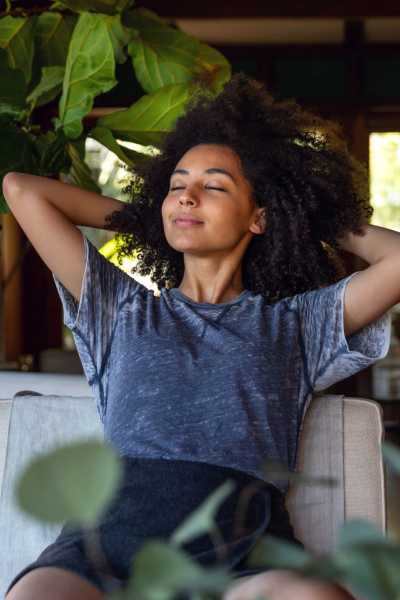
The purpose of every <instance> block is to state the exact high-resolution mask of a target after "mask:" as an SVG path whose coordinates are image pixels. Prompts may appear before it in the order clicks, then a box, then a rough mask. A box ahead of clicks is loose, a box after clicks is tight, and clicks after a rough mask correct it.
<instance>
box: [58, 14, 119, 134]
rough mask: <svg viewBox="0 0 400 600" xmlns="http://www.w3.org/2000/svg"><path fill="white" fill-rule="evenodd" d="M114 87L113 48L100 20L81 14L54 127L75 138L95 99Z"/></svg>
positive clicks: (104, 25) (69, 53) (101, 18)
mask: <svg viewBox="0 0 400 600" xmlns="http://www.w3.org/2000/svg"><path fill="white" fill-rule="evenodd" d="M117 83H118V82H117V80H116V79H115V58H114V48H113V45H112V42H111V39H110V35H109V32H108V29H107V26H106V24H105V23H104V19H103V17H102V15H95V14H91V13H82V14H81V15H80V17H79V20H78V23H77V24H76V26H75V29H74V32H73V34H72V38H71V42H70V45H69V52H68V58H67V64H66V67H65V77H64V84H63V93H62V96H61V99H60V104H59V114H60V121H59V122H57V123H56V126H58V125H59V124H61V125H62V127H63V129H64V132H65V134H66V135H67V136H68V137H70V138H77V137H79V136H80V135H81V133H82V130H83V125H82V118H83V117H84V116H85V115H87V114H88V113H89V112H90V111H91V109H92V107H93V101H94V98H95V96H97V95H98V94H101V93H103V92H107V91H109V90H110V89H111V88H113V87H114V86H115V85H116V84H117Z"/></svg>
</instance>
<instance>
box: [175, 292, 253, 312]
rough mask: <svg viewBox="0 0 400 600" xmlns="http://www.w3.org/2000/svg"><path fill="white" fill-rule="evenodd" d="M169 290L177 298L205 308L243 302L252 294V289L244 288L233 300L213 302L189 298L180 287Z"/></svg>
mask: <svg viewBox="0 0 400 600" xmlns="http://www.w3.org/2000/svg"><path fill="white" fill-rule="evenodd" d="M168 291H169V293H170V294H172V295H173V296H175V297H177V298H180V299H181V300H183V301H184V302H186V303H187V304H191V305H192V306H199V307H204V308H219V307H224V306H230V305H231V304H236V303H237V302H241V301H242V300H244V299H245V298H247V296H249V295H250V294H251V291H250V290H243V291H242V292H240V294H239V295H238V296H236V297H235V298H232V300H228V301H227V302H218V303H216V304H213V303H212V302H196V301H195V300H192V298H189V296H186V294H184V293H183V292H181V291H180V289H179V288H170V289H169V290H168Z"/></svg>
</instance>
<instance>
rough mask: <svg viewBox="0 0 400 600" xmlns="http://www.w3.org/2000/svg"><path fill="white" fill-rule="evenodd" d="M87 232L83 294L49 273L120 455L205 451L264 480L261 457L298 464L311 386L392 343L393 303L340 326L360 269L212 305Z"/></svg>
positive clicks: (187, 456) (207, 457)
mask: <svg viewBox="0 0 400 600" xmlns="http://www.w3.org/2000/svg"><path fill="white" fill-rule="evenodd" d="M83 237H84V243H85V272H84V279H83V285H82V293H81V298H80V302H79V303H77V302H76V300H75V298H74V297H73V296H72V295H71V294H70V293H69V291H68V290H67V289H66V288H65V287H64V286H63V285H62V283H61V282H60V281H59V280H58V279H57V278H56V277H55V275H54V273H53V278H54V281H55V284H56V287H57V290H58V293H59V295H60V298H61V301H62V304H63V309H64V323H65V325H67V326H68V328H69V329H70V330H71V331H72V333H73V336H74V340H75V344H76V348H77V351H78V353H79V356H80V359H81V361H82V366H83V369H84V372H85V375H86V377H87V380H88V383H89V385H90V386H91V388H92V390H93V394H94V397H95V401H96V404H97V408H98V412H99V415H100V419H101V421H102V424H103V426H104V438H105V440H107V441H108V442H109V443H110V444H111V445H112V446H113V447H114V448H115V449H116V450H117V451H118V453H120V454H121V455H127V456H134V457H143V458H165V459H178V460H192V461H203V462H206V463H208V464H215V465H221V466H226V467H231V468H236V469H239V470H242V471H245V472H247V473H249V474H252V475H254V476H256V477H259V478H261V479H267V478H266V477H265V473H263V469H262V465H263V462H264V461H265V460H266V459H271V460H273V461H279V462H283V463H284V464H285V465H287V466H288V468H289V469H290V470H291V471H294V469H295V465H296V452H297V440H298V436H299V433H300V431H301V426H302V421H303V417H304V415H305V412H306V410H307V408H308V404H309V402H310V400H311V399H312V394H313V392H316V391H318V390H323V389H325V388H327V387H329V386H331V385H332V384H334V383H335V382H337V381H340V380H342V379H345V378H347V377H349V376H350V375H353V374H354V373H357V372H358V371H361V370H362V369H365V368H366V367H368V366H369V365H371V364H373V363H374V362H376V361H377V360H379V359H381V358H383V357H384V356H386V354H387V352H388V349H389V345H390V329H391V319H390V313H389V312H387V313H385V315H383V316H382V317H380V318H379V319H377V320H376V321H375V322H374V323H372V324H370V325H368V326H366V327H364V328H363V329H361V330H360V331H358V332H356V333H355V334H353V335H351V336H349V337H347V338H346V337H345V335H344V329H343V296H344V290H345V285H346V283H347V282H348V281H349V279H350V278H351V277H352V276H353V275H354V274H355V273H352V274H351V275H349V276H347V277H345V278H343V279H341V280H340V281H338V282H337V283H335V284H332V285H329V286H326V287H323V288H320V289H316V290H311V291H308V292H304V293H301V294H296V295H295V296H291V297H287V298H284V299H282V300H280V301H278V302H276V303H274V304H268V303H267V302H266V301H265V299H264V297H263V296H262V294H259V293H254V292H252V291H250V290H244V291H242V293H241V294H240V295H239V296H237V297H236V298H234V299H233V300H230V301H228V302H223V303H220V304H210V303H207V302H195V301H193V300H192V299H190V298H188V297H187V296H185V295H184V294H182V292H180V290H179V289H178V288H172V289H169V290H168V289H167V288H162V289H161V290H160V296H157V295H156V294H155V293H154V291H153V290H150V289H148V288H147V287H145V286H144V285H142V284H141V283H139V282H138V281H137V280H135V279H134V278H133V277H131V276H130V275H128V274H127V273H125V272H124V271H122V270H121V269H120V268H119V267H117V266H115V265H114V264H112V263H111V262H109V261H108V260H107V259H106V258H105V257H104V256H103V255H102V254H100V252H98V250H97V249H96V247H95V246H94V245H93V244H92V243H91V242H90V241H89V240H88V239H87V238H86V237H85V236H83ZM276 485H277V487H279V488H280V489H281V490H282V491H283V492H286V491H287V489H288V486H287V482H282V481H281V483H278V484H276Z"/></svg>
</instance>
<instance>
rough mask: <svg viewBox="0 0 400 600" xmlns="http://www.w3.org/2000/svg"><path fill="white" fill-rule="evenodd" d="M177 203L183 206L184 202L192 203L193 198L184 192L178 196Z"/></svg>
mask: <svg viewBox="0 0 400 600" xmlns="http://www.w3.org/2000/svg"><path fill="white" fill-rule="evenodd" d="M179 204H181V205H183V206H185V205H186V204H194V200H193V198H192V197H191V196H188V195H187V194H186V192H185V193H184V194H182V195H181V196H180V197H179Z"/></svg>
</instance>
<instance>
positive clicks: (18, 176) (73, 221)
mask: <svg viewBox="0 0 400 600" xmlns="http://www.w3.org/2000/svg"><path fill="white" fill-rule="evenodd" d="M3 193H4V197H5V199H6V201H7V204H8V206H9V208H10V210H11V212H12V213H13V215H14V217H15V219H16V220H17V221H18V223H19V225H20V227H21V228H22V229H23V231H24V232H25V234H26V236H27V237H28V238H29V240H30V241H31V243H32V246H33V247H34V248H35V250H36V251H37V253H38V254H39V256H40V257H41V259H42V260H43V261H44V262H45V264H46V265H47V266H48V268H49V269H50V270H51V271H52V272H53V273H54V274H55V276H56V277H57V278H58V279H59V280H60V281H61V282H62V284H63V285H64V286H65V287H66V288H67V289H68V290H69V291H70V293H71V294H72V295H73V296H74V297H75V299H76V300H78V301H79V300H80V295H81V288H82V281H83V275H84V270H85V252H84V239H83V236H82V233H81V232H80V231H79V229H78V227H76V225H79V226H87V227H97V228H104V229H106V227H104V218H105V216H106V215H107V214H108V213H111V212H113V211H114V210H116V209H120V208H122V207H123V206H124V202H121V201H119V200H115V199H114V198H108V197H106V196H101V195H99V194H96V193H94V192H88V191H86V190H82V189H81V188H79V187H77V186H73V185H69V184H66V183H61V182H59V181H55V180H53V179H49V178H47V177H39V176H37V175H29V174H27V173H14V172H11V173H7V175H6V176H5V177H4V179H3Z"/></svg>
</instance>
